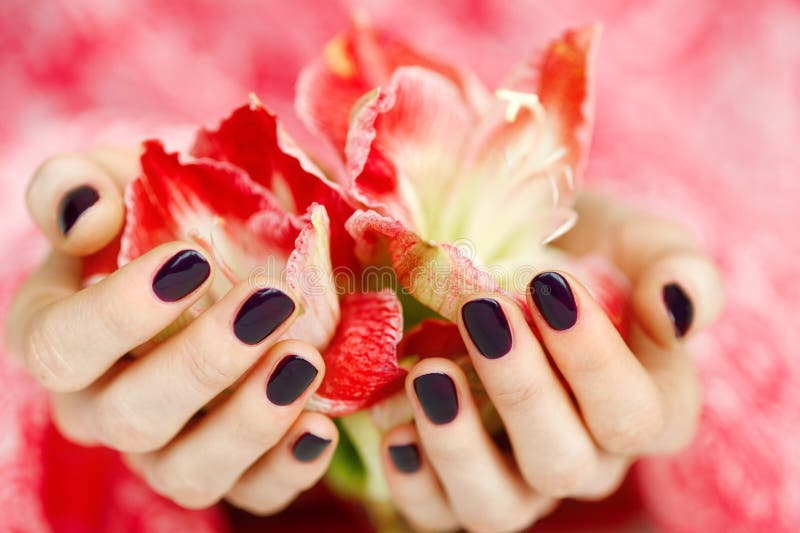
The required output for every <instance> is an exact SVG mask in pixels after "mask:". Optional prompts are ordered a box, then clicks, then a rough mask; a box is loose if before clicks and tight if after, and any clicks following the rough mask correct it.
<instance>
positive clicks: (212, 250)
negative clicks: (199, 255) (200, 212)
mask: <svg viewBox="0 0 800 533" xmlns="http://www.w3.org/2000/svg"><path fill="white" fill-rule="evenodd" d="M224 225H225V220H224V219H223V218H220V217H215V218H214V223H213V225H212V227H211V231H210V232H209V238H210V240H206V239H205V238H204V237H203V236H201V235H200V233H199V232H198V231H197V230H196V229H193V230H191V231H189V240H190V241H192V242H194V243H195V244H197V245H198V246H200V247H201V248H202V249H203V250H205V251H206V252H208V253H209V254H211V256H212V257H213V258H214V262H215V263H216V264H217V266H218V267H219V269H220V271H221V272H222V274H223V275H224V276H225V277H226V278H228V281H230V282H231V283H232V284H234V285H235V284H237V283H238V282H239V276H237V275H236V273H235V272H234V271H233V269H232V268H231V267H230V265H228V263H226V262H225V259H223V258H222V253H221V251H220V249H219V247H218V246H217V245H216V243H215V241H214V231H215V230H216V229H218V228H221V227H222V226H224Z"/></svg>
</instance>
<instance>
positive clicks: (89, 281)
mask: <svg viewBox="0 0 800 533" xmlns="http://www.w3.org/2000/svg"><path fill="white" fill-rule="evenodd" d="M121 239H122V234H120V235H117V237H116V238H115V239H114V240H113V241H111V242H110V243H108V244H107V245H106V246H105V247H104V248H102V249H101V250H99V251H97V252H95V253H93V254H92V255H88V256H86V257H84V258H83V261H82V264H81V267H82V271H81V274H82V276H83V285H84V286H85V287H87V286H89V285H94V284H95V283H97V282H98V281H100V280H101V279H103V278H104V277H106V276H108V275H109V274H111V273H112V272H114V271H115V270H116V269H117V258H118V257H119V248H120V241H121Z"/></svg>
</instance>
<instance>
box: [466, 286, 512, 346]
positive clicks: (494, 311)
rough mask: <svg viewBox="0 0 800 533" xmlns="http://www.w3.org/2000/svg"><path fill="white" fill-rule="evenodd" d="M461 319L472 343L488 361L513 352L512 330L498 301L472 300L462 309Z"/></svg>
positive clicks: (487, 299) (489, 299)
mask: <svg viewBox="0 0 800 533" xmlns="http://www.w3.org/2000/svg"><path fill="white" fill-rule="evenodd" d="M461 318H462V319H463V320H464V326H465V327H466V328H467V333H469V338H470V339H472V343H473V344H474V345H475V347H476V348H478V351H479V352H481V354H482V355H483V356H484V357H486V358H487V359H498V358H500V357H503V356H504V355H505V354H507V353H508V351H509V350H511V328H510V327H509V326H508V320H506V315H505V313H503V308H502V307H501V306H500V304H499V303H498V302H497V300H492V299H491V298H480V299H477V300H471V301H469V302H467V303H466V304H464V306H463V307H462V308H461Z"/></svg>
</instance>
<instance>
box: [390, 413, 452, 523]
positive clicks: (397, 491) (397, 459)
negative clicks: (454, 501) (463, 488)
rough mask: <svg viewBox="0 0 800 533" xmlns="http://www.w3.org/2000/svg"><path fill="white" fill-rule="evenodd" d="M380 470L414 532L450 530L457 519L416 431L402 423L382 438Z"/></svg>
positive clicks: (394, 499)
mask: <svg viewBox="0 0 800 533" xmlns="http://www.w3.org/2000/svg"><path fill="white" fill-rule="evenodd" d="M382 450H383V452H382V459H383V472H384V474H385V476H386V482H387V483H388V485H389V491H390V492H391V495H392V503H394V505H395V506H396V507H397V509H398V511H399V512H400V513H401V514H402V515H403V516H404V517H405V519H406V520H408V522H409V523H410V524H411V525H412V526H413V530H414V531H451V530H456V529H458V521H457V520H456V517H455V515H454V514H453V511H452V510H451V508H450V503H449V502H448V501H447V496H446V495H445V493H444V490H443V489H442V487H441V485H440V484H439V480H438V479H437V478H436V473H435V472H434V471H433V468H432V467H431V464H430V462H429V461H428V460H427V459H425V458H424V456H423V453H422V449H421V445H420V442H419V436H418V435H417V430H416V429H414V426H413V425H412V424H404V425H402V426H398V427H396V428H394V429H392V430H391V431H389V432H388V433H387V434H386V435H385V436H384V438H383V445H382Z"/></svg>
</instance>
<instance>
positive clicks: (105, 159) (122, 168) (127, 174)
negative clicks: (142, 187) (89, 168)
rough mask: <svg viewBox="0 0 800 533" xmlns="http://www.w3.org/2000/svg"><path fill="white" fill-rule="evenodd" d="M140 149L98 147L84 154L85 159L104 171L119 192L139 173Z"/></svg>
mask: <svg viewBox="0 0 800 533" xmlns="http://www.w3.org/2000/svg"><path fill="white" fill-rule="evenodd" d="M140 156H141V148H136V149H134V148H129V147H123V146H98V147H97V148H93V149H92V150H89V151H88V152H86V157H88V158H89V159H91V160H92V161H93V162H94V163H96V164H97V165H99V166H100V167H102V168H103V170H105V171H106V172H107V173H108V175H109V176H111V178H112V179H113V180H114V183H116V184H117V187H118V188H119V189H120V190H124V189H125V186H126V185H127V184H128V183H130V182H131V181H133V180H134V179H135V178H136V177H138V175H139V174H140V173H141V165H140V163H139V157H140Z"/></svg>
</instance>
